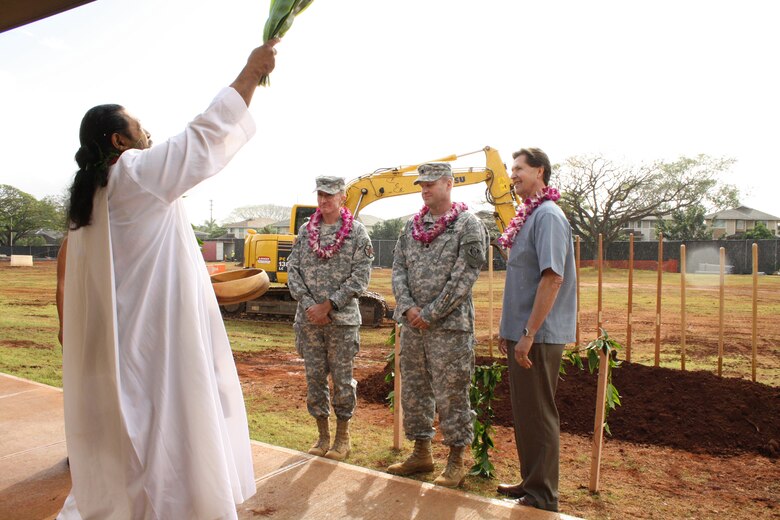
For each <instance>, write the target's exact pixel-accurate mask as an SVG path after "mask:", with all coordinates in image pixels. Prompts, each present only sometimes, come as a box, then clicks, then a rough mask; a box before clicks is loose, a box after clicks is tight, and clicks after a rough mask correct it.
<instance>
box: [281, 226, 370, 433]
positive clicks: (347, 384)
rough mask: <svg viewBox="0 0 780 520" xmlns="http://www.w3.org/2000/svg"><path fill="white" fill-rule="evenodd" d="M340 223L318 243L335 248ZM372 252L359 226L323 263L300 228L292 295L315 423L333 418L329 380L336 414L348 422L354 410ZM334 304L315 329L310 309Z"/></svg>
mask: <svg viewBox="0 0 780 520" xmlns="http://www.w3.org/2000/svg"><path fill="white" fill-rule="evenodd" d="M341 225H342V223H341V222H337V223H336V224H332V225H327V224H325V223H322V225H321V227H320V243H322V244H327V243H332V242H333V241H334V239H335V236H336V233H337V232H338V231H339V229H340V228H341ZM373 260H374V252H373V248H372V247H371V239H370V238H369V236H368V232H367V231H366V228H365V226H363V224H361V223H360V222H358V221H357V220H355V221H354V222H353V224H352V230H351V231H350V233H349V236H348V237H347V238H346V240H345V241H344V244H343V246H342V247H341V249H340V250H339V251H338V252H337V253H336V254H335V255H333V257H331V258H327V259H325V258H319V257H318V256H317V254H316V253H315V252H314V251H312V249H311V248H310V247H309V232H308V230H307V229H306V225H305V224H304V225H303V226H301V228H300V230H299V232H298V237H297V239H296V241H295V244H294V245H293V248H292V252H291V253H290V256H289V258H288V266H287V275H288V281H287V283H288V285H289V287H290V293H292V296H293V298H295V299H296V300H297V301H298V308H297V311H296V314H295V325H294V328H295V347H296V349H297V351H298V353H299V354H300V355H301V357H303V360H304V364H305V367H306V386H307V389H308V390H307V398H306V405H307V408H308V410H309V413H310V414H311V415H312V416H313V417H315V418H323V417H325V418H326V417H328V416H329V415H330V392H329V390H328V374H329V373H330V374H331V377H332V379H333V390H334V395H333V410H334V411H335V413H336V417H337V418H339V419H342V420H349V419H350V418H351V417H352V414H353V412H354V410H355V402H356V388H357V382H356V381H355V380H354V379H353V378H352V366H353V359H354V357H355V355H356V354H357V352H358V348H359V344H360V337H359V334H360V333H359V329H360V323H361V318H360V310H359V308H358V299H357V297H358V295H359V294H360V293H361V292H363V291H365V290H366V288H367V287H368V281H369V277H370V275H371V263H372V262H373ZM327 300H331V302H332V303H333V306H334V310H333V311H331V312H330V314H329V317H330V319H331V323H329V324H327V325H314V324H312V323H310V322H309V321H308V318H307V317H306V309H307V308H309V307H311V306H312V305H314V304H316V303H322V302H324V301H327Z"/></svg>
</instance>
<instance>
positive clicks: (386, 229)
mask: <svg viewBox="0 0 780 520" xmlns="http://www.w3.org/2000/svg"><path fill="white" fill-rule="evenodd" d="M404 224H405V222H404V220H403V219H400V218H393V219H390V220H383V221H381V222H377V223H376V224H375V225H374V228H373V229H372V230H371V232H370V233H369V236H370V237H371V239H372V240H398V237H399V236H400V235H401V231H403V229H404Z"/></svg>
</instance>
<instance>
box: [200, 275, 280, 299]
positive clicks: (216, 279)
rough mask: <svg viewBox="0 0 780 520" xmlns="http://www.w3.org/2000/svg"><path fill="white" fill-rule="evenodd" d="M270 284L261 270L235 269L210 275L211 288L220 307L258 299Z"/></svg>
mask: <svg viewBox="0 0 780 520" xmlns="http://www.w3.org/2000/svg"><path fill="white" fill-rule="evenodd" d="M270 285H271V282H270V281H269V280H268V275H267V274H266V272H265V271H263V270H262V269H237V270H235V271H226V272H224V273H216V274H212V275H211V286H212V287H213V288H214V294H216V295H217V303H219V304H220V305H232V304H236V303H242V302H248V301H249V300H254V299H255V298H259V297H260V296H262V295H263V294H265V292H266V291H267V290H268V287H270Z"/></svg>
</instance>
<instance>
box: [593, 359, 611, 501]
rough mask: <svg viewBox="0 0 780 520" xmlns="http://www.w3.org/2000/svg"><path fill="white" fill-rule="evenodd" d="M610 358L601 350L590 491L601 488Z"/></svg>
mask: <svg viewBox="0 0 780 520" xmlns="http://www.w3.org/2000/svg"><path fill="white" fill-rule="evenodd" d="M607 376H609V360H608V359H607V355H606V354H605V353H604V351H603V350H601V351H599V382H598V387H597V389H596V419H595V421H594V422H593V450H592V455H591V459H590V491H591V492H593V493H596V492H598V490H599V475H600V473H601V452H602V447H603V444H604V415H605V408H606V403H607V381H608V378H607Z"/></svg>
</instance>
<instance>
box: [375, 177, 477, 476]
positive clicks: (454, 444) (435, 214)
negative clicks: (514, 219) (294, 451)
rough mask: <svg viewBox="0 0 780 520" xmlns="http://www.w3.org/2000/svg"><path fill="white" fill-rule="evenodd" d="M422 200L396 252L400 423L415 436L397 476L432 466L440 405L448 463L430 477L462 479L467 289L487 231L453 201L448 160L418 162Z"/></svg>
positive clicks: (469, 431) (469, 358)
mask: <svg viewBox="0 0 780 520" xmlns="http://www.w3.org/2000/svg"><path fill="white" fill-rule="evenodd" d="M418 172H419V177H418V179H417V181H415V184H420V185H421V189H422V197H423V201H424V202H425V206H424V207H423V209H422V210H421V212H420V213H419V214H418V215H416V216H415V217H414V218H412V219H411V220H409V222H407V224H406V227H405V229H404V232H403V234H402V235H401V237H400V238H399V240H398V243H397V244H396V248H395V254H394V258H393V293H394V295H395V299H396V308H395V316H394V317H395V319H396V321H398V322H399V323H400V324H401V325H402V328H401V359H400V364H401V377H402V381H403V392H402V394H401V403H402V405H403V410H404V430H405V432H406V436H407V438H408V439H410V440H414V441H415V447H414V452H413V453H412V455H411V456H410V457H409V458H408V459H406V460H405V461H404V462H401V463H398V464H393V465H392V466H390V467H389V468H388V471H389V472H390V473H393V474H396V475H410V474H413V473H420V472H428V471H433V455H432V453H431V439H432V438H433V435H434V432H435V430H434V428H433V421H434V415H435V413H436V412H437V411H438V413H439V424H440V427H441V429H442V433H443V435H444V444H445V445H447V446H449V447H450V454H449V457H448V462H447V467H446V469H445V470H444V472H442V474H441V475H440V476H439V477H438V478H436V480H435V481H434V483H435V484H438V485H443V486H447V487H456V486H459V485H460V484H461V483H462V482H463V480H464V478H465V476H466V474H467V472H468V470H467V468H466V466H465V464H464V461H463V454H464V452H465V450H466V447H467V446H469V445H470V444H471V441H472V439H473V436H474V432H473V420H474V412H473V411H472V410H471V405H470V402H469V387H470V385H471V376H472V374H473V372H474V304H473V303H472V300H471V288H472V286H473V285H474V282H476V280H477V277H478V276H479V272H480V269H481V267H482V265H483V264H484V263H485V253H486V247H487V243H488V238H487V230H486V228H485V226H484V224H483V223H482V221H480V220H479V218H477V217H476V216H475V215H474V214H472V213H470V212H468V211H466V205H465V204H462V203H455V204H453V203H452V202H451V190H452V185H453V177H452V170H451V168H450V165H449V164H446V163H432V164H423V165H421V166H420V167H419V168H418Z"/></svg>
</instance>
